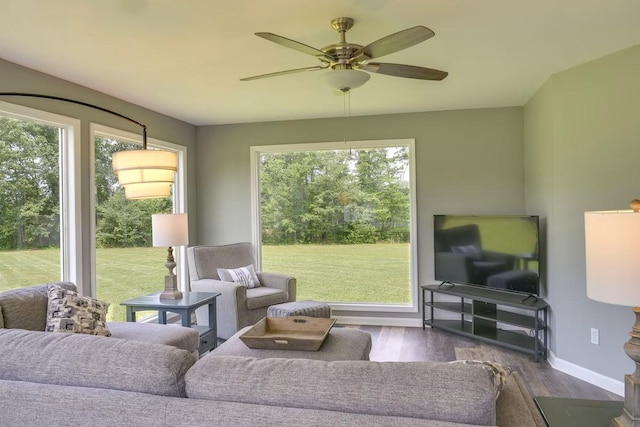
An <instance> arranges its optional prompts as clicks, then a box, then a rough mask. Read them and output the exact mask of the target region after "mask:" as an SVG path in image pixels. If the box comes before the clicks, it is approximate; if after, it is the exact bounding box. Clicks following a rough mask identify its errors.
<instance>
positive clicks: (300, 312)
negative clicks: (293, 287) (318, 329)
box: [267, 300, 331, 318]
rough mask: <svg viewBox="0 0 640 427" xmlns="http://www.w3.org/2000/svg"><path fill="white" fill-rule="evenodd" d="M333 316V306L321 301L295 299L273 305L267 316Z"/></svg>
mask: <svg viewBox="0 0 640 427" xmlns="http://www.w3.org/2000/svg"><path fill="white" fill-rule="evenodd" d="M291 316H309V317H324V318H329V317H331V307H330V306H329V304H327V303H326V302H320V301H311V300H306V301H293V302H285V303H282V304H276V305H272V306H270V307H269V308H268V309H267V317H291Z"/></svg>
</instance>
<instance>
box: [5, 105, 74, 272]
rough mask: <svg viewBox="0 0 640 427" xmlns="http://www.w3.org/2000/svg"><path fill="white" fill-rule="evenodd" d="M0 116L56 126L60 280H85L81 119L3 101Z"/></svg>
mask: <svg viewBox="0 0 640 427" xmlns="http://www.w3.org/2000/svg"><path fill="white" fill-rule="evenodd" d="M0 115H3V116H7V117H12V118H14V119H18V120H23V121H30V122H35V123H39V124H42V125H47V126H54V127H57V128H59V129H60V131H59V141H60V146H59V151H58V153H59V166H58V167H59V171H58V176H59V177H60V189H59V191H60V193H59V197H60V280H63V281H69V282H73V283H79V281H80V279H81V277H82V250H81V248H82V224H81V223H82V211H81V198H82V195H81V193H80V183H81V167H80V129H81V127H80V126H81V122H80V120H79V119H74V118H71V117H67V116H63V115H60V114H54V113H50V112H47V111H43V110H38V109H35V108H30V107H25V106H22V105H18V104H12V103H9V102H3V101H0Z"/></svg>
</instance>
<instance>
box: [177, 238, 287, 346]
mask: <svg viewBox="0 0 640 427" xmlns="http://www.w3.org/2000/svg"><path fill="white" fill-rule="evenodd" d="M187 257H188V261H189V281H190V285H191V290H192V291H194V292H220V294H221V295H220V296H219V297H218V298H217V328H218V337H219V338H222V339H229V338H231V336H232V335H233V334H235V333H236V332H238V331H239V330H240V329H242V328H244V327H245V326H249V325H253V324H255V323H256V322H257V321H259V320H260V319H262V318H263V317H265V316H266V315H267V309H268V308H269V306H270V305H274V304H280V303H284V302H291V301H295V300H296V279H295V278H294V277H291V276H287V275H284V274H279V273H265V272H260V271H258V272H256V274H257V276H258V279H259V281H260V284H261V286H259V287H256V288H250V289H249V288H246V287H245V286H244V285H242V284H240V283H234V282H225V281H222V280H220V276H218V268H225V269H232V268H239V267H245V266H247V265H253V266H254V267H255V265H256V259H255V255H254V249H253V245H252V244H251V243H246V242H245V243H234V244H231V245H223V246H192V247H190V248H188V249H187ZM196 318H197V321H198V324H199V325H208V324H209V321H208V312H207V308H206V307H203V308H200V309H197V310H196Z"/></svg>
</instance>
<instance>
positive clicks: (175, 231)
mask: <svg viewBox="0 0 640 427" xmlns="http://www.w3.org/2000/svg"><path fill="white" fill-rule="evenodd" d="M151 228H152V230H153V231H152V232H153V246H165V247H168V246H184V245H186V244H188V243H189V222H188V219H187V214H185V213H180V214H155V215H151Z"/></svg>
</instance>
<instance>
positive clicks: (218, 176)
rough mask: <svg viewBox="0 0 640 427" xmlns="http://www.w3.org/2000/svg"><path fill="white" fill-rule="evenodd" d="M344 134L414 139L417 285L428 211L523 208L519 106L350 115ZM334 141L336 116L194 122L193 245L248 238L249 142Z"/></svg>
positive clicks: (426, 266)
mask: <svg viewBox="0 0 640 427" xmlns="http://www.w3.org/2000/svg"><path fill="white" fill-rule="evenodd" d="M356 95H357V93H356V92H354V95H353V97H352V102H357V96H356ZM270 102H271V101H270ZM265 108H277V105H268V106H267V105H265ZM348 138H349V139H352V140H380V139H397V138H414V139H415V141H416V180H417V187H416V198H417V212H418V240H417V242H418V278H419V283H429V282H432V281H433V262H432V249H433V239H432V233H433V226H432V222H433V214H437V213H438V214H441V213H459V214H460V213H467V214H469V213H471V214H483V213H496V214H520V213H524V212H525V196H524V159H523V109H522V108H496V109H479V110H462V111H444V112H432V113H412V114H392V115H381V116H365V117H350V118H349V119H348ZM341 140H343V118H335V119H317V120H299V121H286V122H265V123H250V124H236V125H224V126H204V127H200V128H198V159H197V166H196V168H197V194H198V218H199V221H198V230H199V233H198V242H197V243H198V244H226V243H231V242H237V241H250V240H251V238H252V234H251V212H250V209H251V182H250V155H249V149H250V147H251V146H252V145H270V144H289V143H303V142H305V143H307V142H326V141H341ZM193 188H194V187H193V186H192V187H191V189H192V190H193ZM339 314H340V313H339ZM350 314H351V315H366V316H369V317H370V316H373V315H372V314H371V313H367V314H363V313H353V312H351V313H350ZM377 316H384V313H382V314H377ZM398 316H400V315H398ZM407 316H409V317H414V318H417V317H418V316H419V314H418V313H415V314H411V315H407ZM389 317H391V316H389Z"/></svg>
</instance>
